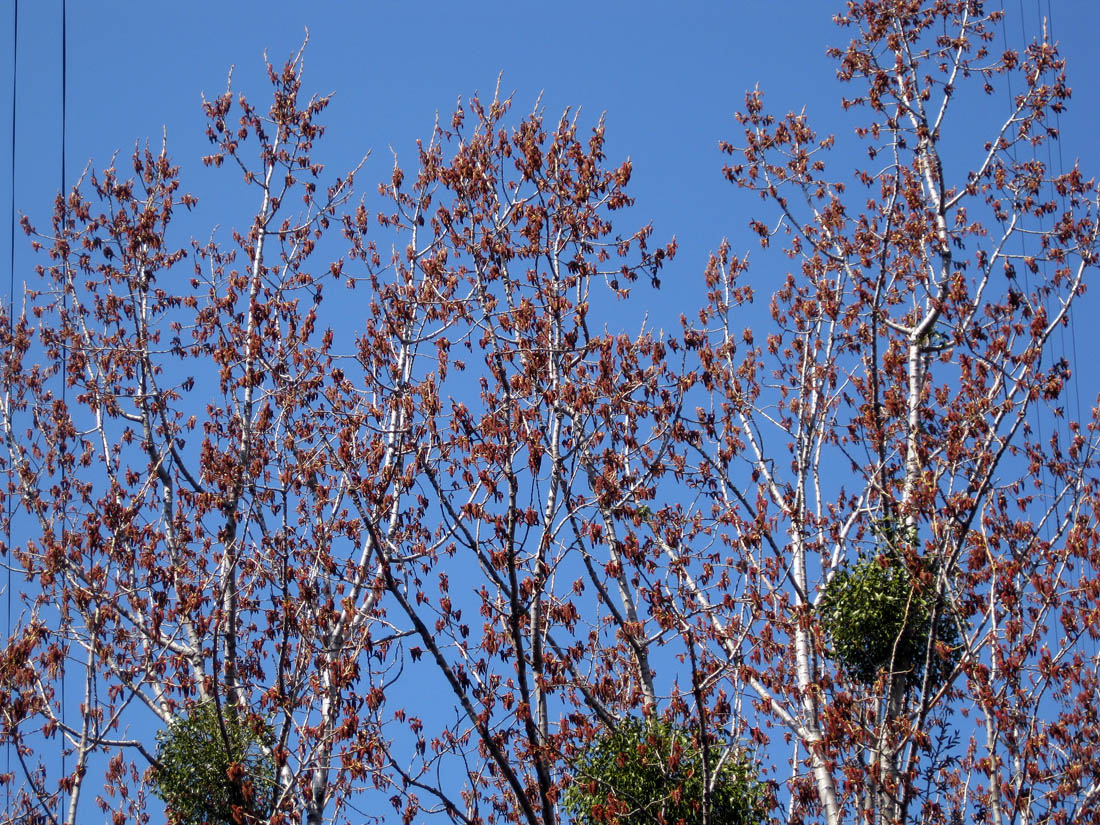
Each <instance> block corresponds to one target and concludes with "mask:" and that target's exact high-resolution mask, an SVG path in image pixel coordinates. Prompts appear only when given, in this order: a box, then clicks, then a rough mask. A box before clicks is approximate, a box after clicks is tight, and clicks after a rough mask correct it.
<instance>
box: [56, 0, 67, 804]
mask: <svg viewBox="0 0 1100 825" xmlns="http://www.w3.org/2000/svg"><path fill="white" fill-rule="evenodd" d="M68 5H69V4H68V0H61V226H62V236H64V234H65V232H66V230H67V229H68V225H69V217H68V193H67V192H66V190H65V180H66V178H65V134H66V123H65V120H66V114H67V111H66V110H67V103H68V88H67V86H68V54H69V49H68V43H67V35H68V21H67V19H66V17H67V11H68ZM61 266H62V267H63V270H62V271H63V277H64V282H63V284H62V289H61V295H62V299H61V301H62V304H61V306H62V317H64V316H65V315H68V309H69V297H68V296H69V293H68V261H67V260H65V259H62V261H61ZM68 383H69V348H68V344H67V343H66V342H65V341H64V338H62V344H61V406H62V408H64V409H68V405H67V404H66V398H65V396H66V390H67V387H68ZM62 448H64V442H62ZM67 476H68V472H67V470H66V467H65V457H64V456H62V461H61V489H62V490H63V491H64V492H63V493H62V499H61V500H62V506H61V542H62V544H64V542H65V533H66V532H67V528H68V524H67V522H68V519H67V518H66V514H67V513H68V504H67V503H66V502H65V496H67V495H68V483H67V482H68V478H67ZM63 587H64V586H63ZM62 598H64V589H63V590H62ZM58 607H59V608H61V610H62V616H64V610H65V608H64V606H63V605H58ZM64 622H65V619H64V618H62V623H63V624H62V628H63V630H64ZM63 644H64V645H65V649H64V650H63V651H62V660H61V776H62V777H66V778H67V777H68V770H69V769H68V754H67V751H66V747H65V704H66V701H67V699H68V697H67V696H66V695H65V659H66V658H67V657H68V641H67V640H64V641H63ZM66 787H67V786H66ZM68 796H69V794H68V792H67V791H66V790H64V789H63V790H62V792H61V795H60V796H59V797H58V801H59V802H60V803H61V809H60V811H59V813H60V816H59V817H58V821H59V822H64V821H65V808H66V804H65V803H66V802H67V801H68Z"/></svg>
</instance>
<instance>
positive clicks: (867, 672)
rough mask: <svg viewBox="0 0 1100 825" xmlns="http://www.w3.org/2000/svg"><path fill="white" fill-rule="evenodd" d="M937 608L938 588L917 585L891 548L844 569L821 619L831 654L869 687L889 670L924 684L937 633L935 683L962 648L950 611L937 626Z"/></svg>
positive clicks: (835, 579) (826, 598) (831, 587)
mask: <svg viewBox="0 0 1100 825" xmlns="http://www.w3.org/2000/svg"><path fill="white" fill-rule="evenodd" d="M934 607H935V593H934V592H933V591H932V588H925V589H923V590H922V589H920V588H919V587H917V585H916V582H915V581H914V579H913V576H912V575H911V574H910V572H909V570H908V568H907V567H906V565H905V564H904V563H903V562H902V560H901V559H900V558H899V557H898V556H897V555H896V554H895V553H893V552H891V553H887V554H886V555H884V556H879V557H876V558H870V559H864V560H862V561H860V562H859V563H858V564H856V565H855V566H854V567H852V568H848V569H844V570H840V571H838V572H837V573H836V574H835V575H834V576H833V578H832V579H831V580H830V581H829V583H828V585H826V587H825V593H824V595H823V598H822V600H821V606H820V611H819V617H820V621H821V626H822V629H823V630H824V631H825V637H826V639H827V641H828V644H829V654H830V655H831V657H832V658H833V659H834V660H835V661H836V662H838V663H839V664H840V665H841V666H842V667H843V668H844V670H845V671H846V672H847V673H848V675H849V676H851V677H852V678H853V679H855V680H856V681H858V682H861V683H863V684H865V685H870V684H874V682H875V680H876V679H877V678H878V675H879V673H881V672H884V671H886V672H891V673H893V674H894V675H895V676H900V677H902V678H903V679H905V682H906V684H907V685H908V686H914V685H916V684H919V683H920V681H921V679H922V678H923V676H924V665H925V658H926V653H927V650H928V642H929V635H932V636H933V638H932V643H933V644H932V656H931V657H930V664H931V667H932V673H931V677H932V678H931V682H932V684H933V685H938V684H941V683H942V681H943V679H945V678H946V677H947V676H948V674H950V673H951V671H952V670H953V669H954V667H955V664H956V663H957V662H958V657H959V653H960V650H961V646H960V645H959V643H958V642H959V634H958V630H957V628H956V625H955V622H954V621H953V620H952V618H951V616H950V615H949V614H948V612H947V611H946V610H944V609H942V608H941V610H940V611H939V615H938V616H937V618H936V621H935V623H934V624H935V626H934V627H933V622H932V616H933V613H934V609H933V608H934Z"/></svg>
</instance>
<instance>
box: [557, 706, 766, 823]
mask: <svg viewBox="0 0 1100 825" xmlns="http://www.w3.org/2000/svg"><path fill="white" fill-rule="evenodd" d="M724 751H725V746H723V745H721V744H720V743H714V744H712V746H711V747H710V749H709V762H710V765H709V767H710V770H711V772H712V773H713V772H714V770H715V768H716V767H717V768H718V778H717V781H716V782H715V783H714V788H713V790H712V792H711V795H710V817H709V819H710V825H756V823H760V822H763V821H764V819H765V818H766V817H767V814H768V810H769V808H770V802H769V800H770V794H769V792H768V787H767V785H765V784H764V783H763V782H761V781H760V780H759V779H758V778H757V773H756V769H755V765H753V763H752V762H751V761H750V760H749V759H748V757H747V756H746V755H745V753H744V752H743V751H740V750H738V749H736V748H734V749H733V750H731V751H730V752H729V754H728V755H727V756H726V758H725V759H724V760H721V756H722V754H723V752H724ZM704 782H705V775H704V771H703V752H702V748H701V747H700V746H699V743H698V741H697V739H696V737H694V736H693V735H692V734H691V732H690V731H688V730H687V729H685V728H682V727H677V726H675V725H673V724H671V723H669V722H664V721H660V720H654V719H650V720H647V721H642V720H639V719H627V720H624V721H623V722H622V723H621V724H620V725H619V726H618V727H616V729H615V730H614V731H612V732H610V733H606V734H604V735H603V736H600V737H599V738H598V739H596V740H595V741H594V742H593V743H592V744H591V746H590V747H589V748H588V750H587V751H586V752H585V753H584V754H583V756H582V757H581V758H580V759H579V760H577V762H576V763H575V764H574V765H573V779H572V781H571V782H570V783H568V784H567V785H566V788H565V808H566V810H567V811H568V813H569V814H570V816H572V818H573V821H574V822H576V823H579V825H655V823H656V825H678V824H679V823H682V824H683V825H695V823H701V822H702V821H703V787H704Z"/></svg>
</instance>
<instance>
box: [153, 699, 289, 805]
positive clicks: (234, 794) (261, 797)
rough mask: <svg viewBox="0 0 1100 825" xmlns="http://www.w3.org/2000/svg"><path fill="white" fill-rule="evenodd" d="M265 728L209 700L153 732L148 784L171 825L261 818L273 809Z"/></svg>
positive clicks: (272, 767)
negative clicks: (153, 763) (153, 755)
mask: <svg viewBox="0 0 1100 825" xmlns="http://www.w3.org/2000/svg"><path fill="white" fill-rule="evenodd" d="M273 744H274V739H273V735H272V732H271V729H270V727H268V726H267V725H265V724H263V723H262V722H260V721H258V720H255V719H252V718H249V717H247V716H245V715H243V714H241V713H239V712H238V711H237V710H235V709H234V708H232V707H229V706H225V705H223V706H222V707H221V709H220V712H219V708H218V707H217V706H216V705H215V704H214V703H213V702H204V703H203V704H200V705H195V706H194V707H192V708H191V710H190V712H189V713H188V714H187V715H186V716H181V717H179V718H177V719H175V720H174V721H173V722H172V723H171V724H170V725H169V726H168V728H167V729H165V730H162V731H159V732H158V733H157V763H158V764H157V767H156V768H155V769H154V771H153V776H152V788H153V791H154V792H155V793H156V794H157V796H159V797H160V798H161V799H162V800H164V802H165V803H166V805H167V809H168V821H169V822H171V823H173V825H214V823H219V825H220V823H231V822H241V823H247V822H260V821H266V820H267V819H268V817H269V816H270V814H271V812H272V809H273V807H274V802H275V798H274V789H275V778H276V777H275V762H274V760H273V758H272V756H271V747H272V745H273Z"/></svg>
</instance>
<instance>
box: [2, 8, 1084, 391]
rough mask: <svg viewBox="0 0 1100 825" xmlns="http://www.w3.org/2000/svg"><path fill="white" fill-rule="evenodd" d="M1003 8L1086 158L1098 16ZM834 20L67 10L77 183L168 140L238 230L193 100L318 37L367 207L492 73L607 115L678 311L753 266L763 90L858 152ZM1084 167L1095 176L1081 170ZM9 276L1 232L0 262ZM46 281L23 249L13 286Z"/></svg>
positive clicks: (22, 47) (37, 117) (54, 59)
mask: <svg viewBox="0 0 1100 825" xmlns="http://www.w3.org/2000/svg"><path fill="white" fill-rule="evenodd" d="M1004 2H1006V4H1007V7H1008V10H1009V12H1010V13H1011V14H1012V15H1013V17H1012V18H1011V19H1010V21H1009V23H1008V29H1007V31H1008V33H1009V37H1010V38H1015V37H1017V36H1018V35H1019V33H1020V31H1021V20H1022V29H1023V30H1025V31H1026V32H1027V33H1028V35H1029V36H1033V35H1034V34H1035V33H1037V31H1038V29H1039V26H1040V22H1039V21H1040V18H1041V16H1042V15H1044V14H1050V16H1051V17H1052V22H1053V30H1054V34H1055V37H1056V39H1058V40H1059V41H1060V42H1061V44H1062V47H1063V50H1064V52H1065V53H1066V54H1067V56H1068V57H1069V60H1070V80H1071V85H1072V86H1073V88H1074V99H1073V102H1072V109H1071V112H1070V114H1069V115H1068V116H1067V117H1066V118H1065V119H1064V121H1063V131H1064V133H1065V136H1066V141H1065V144H1064V149H1063V151H1064V153H1065V158H1066V160H1067V161H1068V160H1069V159H1070V158H1072V157H1075V156H1077V155H1082V154H1086V153H1088V152H1089V151H1091V150H1092V147H1093V144H1094V140H1093V138H1092V134H1093V130H1094V129H1095V128H1096V126H1097V116H1096V114H1095V113H1096V112H1097V111H1100V82H1098V81H1097V80H1096V79H1097V78H1100V50H1097V49H1095V48H1094V42H1095V38H1096V36H1097V34H1098V33H1100V4H1098V3H1094V2H1092V0H1020V2H1019V4H1017V2H1016V0H1004ZM12 4H13V0H6V2H5V3H3V4H0V5H2V6H3V9H4V11H3V13H2V15H0V42H3V43H4V53H5V55H6V58H5V59H4V60H3V61H0V77H2V78H3V80H2V81H0V111H3V112H4V115H3V117H4V119H5V121H6V122H7V121H8V120H9V118H10V112H11V97H10V95H11V89H12V82H11V81H12V78H11V60H10V54H9V52H8V49H9V48H10V43H11V42H12V32H11V27H12V14H11V12H12V9H13V5H12ZM838 7H839V3H836V2H822V1H821V0H785V2H774V1H773V2H762V1H761V0H740V2H725V3H719V2H684V3H678V4H675V5H673V4H666V3H656V2H637V1H635V2H624V1H622V0H612V1H611V2H597V1H596V0H588V2H577V0H562V1H561V2H555V3H527V2H499V1H497V0H494V2H467V3H458V2H434V1H431V2H418V3H401V2H393V0H385V1H383V0H373V1H372V2H334V0H321V1H320V2H312V3H309V4H304V3H297V2H287V1H286V0H267V2H262V3H261V2H254V0H222V2H210V0H190V2H175V3H168V2H159V0H125V1H124V0H81V2H76V1H75V0H69V7H68V12H67V14H68V17H67V20H68V114H67V156H68V167H69V176H70V180H71V179H72V178H73V177H74V176H75V175H76V174H78V173H79V171H80V170H81V169H82V168H83V167H84V166H85V165H86V164H87V163H88V162H89V161H91V162H92V163H93V165H94V166H95V167H99V168H101V167H103V166H104V165H106V163H107V162H108V161H109V159H110V156H111V154H112V152H114V151H115V150H119V151H120V153H121V155H122V157H123V158H125V156H126V155H127V154H128V153H129V151H130V150H131V149H132V148H133V145H134V141H135V140H144V139H146V138H149V139H151V140H152V141H153V142H154V143H159V140H160V136H161V131H162V128H166V129H167V133H168V139H169V151H170V152H171V154H172V155H173V157H174V158H175V160H176V161H177V162H178V163H180V164H181V165H182V166H183V180H184V186H185V187H187V188H189V189H190V190H191V191H193V192H194V193H195V194H196V195H198V196H199V198H200V207H201V208H203V209H204V210H210V211H204V212H202V215H203V217H202V218H200V219H199V222H197V223H196V225H195V226H194V230H193V231H194V233H195V234H197V235H199V236H200V237H205V236H206V235H207V234H208V233H209V231H210V224H212V223H214V222H217V223H221V224H222V225H223V226H228V225H232V224H234V223H244V222H246V221H247V219H248V213H247V212H243V211H239V210H236V209H234V208H231V207H232V205H233V204H234V201H233V197H234V194H239V193H241V191H242V189H243V187H240V186H239V185H238V184H239V182H238V181H237V180H234V179H233V177H232V174H226V173H225V172H224V171H221V172H215V171H211V170H206V169H204V168H203V167H202V166H201V164H200V163H199V157H200V156H201V155H202V154H203V153H204V152H205V151H207V145H208V144H207V143H206V141H205V138H204V136H203V130H204V122H203V118H202V115H201V111H200V108H199V106H200V95H201V93H202V92H204V91H205V92H206V93H207V94H208V95H213V94H216V93H218V92H220V91H222V90H223V89H224V88H225V80H226V73H227V71H228V69H229V67H230V66H231V65H235V66H236V69H235V73H234V86H235V88H237V89H238V90H243V91H245V92H246V93H250V96H251V97H252V98H253V99H256V100H259V99H261V98H262V97H263V96H264V94H265V90H266V82H265V81H264V79H263V54H264V51H265V50H267V52H268V55H269V57H270V58H271V59H272V60H273V61H274V62H276V63H281V62H282V61H283V60H284V59H285V58H286V57H287V56H289V55H290V54H291V53H292V52H293V51H294V50H296V48H297V47H298V46H299V45H300V43H301V41H302V38H303V35H304V32H305V30H306V28H308V29H309V32H310V46H309V49H308V52H307V67H306V68H307V75H306V86H307V89H308V90H309V91H313V92H320V93H328V92H335V97H334V101H333V104H332V106H331V108H330V109H329V112H328V113H327V122H328V124H329V131H328V135H327V137H326V140H325V142H324V144H323V147H322V149H321V155H322V157H323V158H324V159H326V160H327V161H328V162H329V170H330V171H332V172H334V173H335V172H338V171H339V170H340V169H342V168H345V167H349V166H352V165H354V163H355V162H356V161H357V160H358V158H359V157H361V156H362V155H363V154H365V153H366V152H368V151H370V152H372V156H371V158H370V160H369V161H368V164H367V166H366V169H365V172H364V174H363V175H362V177H361V178H360V182H359V187H358V188H359V189H360V191H368V192H369V191H372V190H373V188H374V183H375V182H376V181H378V180H381V179H384V178H387V177H388V176H389V170H390V167H391V164H392V157H391V155H390V147H392V148H393V149H394V150H396V151H397V152H398V154H399V155H400V156H403V157H405V158H407V159H408V160H409V161H411V160H412V149H413V147H414V145H415V144H414V142H415V140H416V138H417V137H427V136H428V135H429V134H430V130H431V126H432V121H433V116H434V113H435V111H436V110H437V109H438V110H440V111H442V112H444V114H446V113H448V112H449V110H450V108H451V107H452V106H453V104H454V102H455V100H456V99H457V98H458V96H459V95H463V96H465V95H468V94H470V93H472V92H474V91H475V90H480V91H481V92H482V93H484V94H488V93H489V92H491V89H492V88H493V86H494V85H495V83H496V80H497V77H498V75H500V76H502V86H503V88H504V89H505V90H508V91H512V90H514V92H515V101H516V107H517V111H518V112H519V113H522V112H526V111H528V110H529V109H530V107H531V106H532V105H533V104H534V101H535V99H536V97H537V96H538V95H539V94H540V93H542V102H543V104H544V106H545V107H546V110H547V112H548V114H549V115H551V116H556V114H557V113H558V112H559V111H560V110H561V109H563V108H564V107H565V106H581V107H582V110H583V117H584V118H587V119H590V121H594V120H595V118H597V117H598V116H599V114H600V113H601V112H604V111H606V112H607V120H608V136H609V157H610V159H612V160H617V159H619V158H622V157H625V156H626V155H629V156H631V158H632V159H633V162H634V175H635V176H634V181H633V186H632V188H633V191H634V194H635V195H636V197H637V200H638V205H637V208H636V209H635V210H634V211H633V213H632V214H631V216H630V217H629V219H628V223H627V224H624V228H625V227H626V225H630V226H635V225H640V224H642V223H645V222H648V221H650V220H652V221H654V222H655V224H656V238H657V239H664V238H667V237H668V236H670V235H672V234H675V235H676V236H677V238H678V241H679V244H680V250H681V253H680V256H679V257H678V259H677V262H676V264H675V265H674V268H672V269H670V270H668V271H667V272H666V276H665V279H664V282H665V284H666V289H668V290H670V291H671V292H680V291H681V290H683V289H689V291H690V288H692V287H693V286H694V285H696V284H698V281H699V275H700V273H701V271H702V267H703V264H704V262H705V256H706V254H707V252H708V251H709V250H711V249H713V248H714V247H716V246H717V244H718V243H719V241H720V240H721V238H722V237H723V236H729V237H730V238H731V239H732V240H733V246H734V250H735V251H739V252H744V251H748V250H749V249H752V248H753V247H754V242H753V241H752V240H751V237H750V234H749V233H748V232H747V230H746V223H747V220H748V218H749V216H750V211H751V210H753V209H754V202H753V201H752V199H750V198H749V197H748V196H746V195H745V194H744V193H738V192H737V191H736V190H735V189H734V188H733V187H732V186H731V185H730V184H728V183H726V182H725V181H724V180H723V178H722V176H721V166H722V162H723V158H722V156H721V155H720V154H719V152H718V150H717V143H718V141H719V140H720V139H728V140H736V138H737V134H738V133H737V127H736V124H735V123H734V122H733V117H732V115H733V113H734V111H735V110H736V109H737V108H738V106H739V105H740V103H741V102H742V100H743V98H744V93H745V91H746V90H747V89H751V88H752V87H753V86H755V85H756V84H758V83H759V84H760V86H761V88H763V89H764V90H765V91H766V92H767V95H768V99H769V100H770V101H771V105H772V106H773V107H774V108H776V109H781V110H784V111H785V110H787V109H796V110H797V109H801V108H802V107H803V106H806V108H807V111H808V113H809V114H810V115H811V116H814V117H815V120H816V121H817V123H818V124H819V127H818V128H819V129H821V130H822V131H829V130H835V131H838V132H839V133H840V136H841V137H842V138H843V137H845V136H849V135H850V133H851V126H850V124H849V123H846V122H845V121H843V120H842V119H840V118H839V116H838V107H837V105H836V102H837V98H838V93H839V91H840V89H839V87H838V85H837V83H836V81H835V73H834V68H833V64H832V62H831V61H830V60H829V59H828V58H827V57H826V56H825V54H824V51H825V47H826V46H827V45H831V44H837V43H840V42H842V41H843V38H844V34H843V33H842V32H841V30H839V29H837V28H836V27H835V26H834V25H833V24H832V23H831V20H830V18H831V16H832V14H833V13H834V12H835V11H836V10H837V8H838ZM60 9H61V0H35V2H28V0H23V2H21V3H20V8H19V15H20V17H19V46H18V57H19V67H18V77H17V81H18V111H17V116H16V129H15V132H16V155H17V157H16V175H15V202H16V208H17V210H19V211H22V212H25V213H27V214H28V215H30V216H31V217H32V219H34V220H35V221H36V222H43V221H44V220H45V218H46V216H47V215H48V214H49V209H50V207H51V206H52V198H53V194H54V192H55V191H56V189H57V187H58V180H59V171H58V169H59V140H60V129H61V121H60V117H61V106H60V63H61V61H60V34H61V29H60V23H61V13H60ZM1021 12H1022V17H1021ZM957 125H958V123H957ZM10 140H11V136H10V131H9V129H4V130H0V157H3V158H4V160H3V161H2V162H0V193H2V194H0V220H3V221H4V225H5V226H7V225H8V222H7V218H8V216H9V215H10V212H9V199H10V198H9V193H10V191H11V189H10V187H11V175H10V149H11V144H10ZM1085 165H1086V171H1087V169H1088V166H1089V164H1088V163H1087V159H1086V164H1085ZM241 206H242V207H245V206H247V204H245V203H242V204H241ZM223 207H224V208H223ZM757 254H759V253H757ZM7 259H8V232H6V231H5V232H2V233H0V260H5V261H6V260H7ZM33 263H34V261H33V256H32V255H31V254H30V252H29V250H28V247H27V244H26V242H25V239H23V238H22V237H21V235H18V236H17V238H16V281H17V282H18V281H20V280H22V278H23V274H22V273H29V271H30V267H31V266H32V265H33ZM761 285H762V284H761ZM5 286H6V284H5ZM685 297H686V296H685ZM650 300H652V298H650ZM691 303H692V301H691V300H690V299H689V300H687V301H686V302H685V304H684V307H683V309H685V310H690V304H691ZM1090 394H1091V393H1090Z"/></svg>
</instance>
